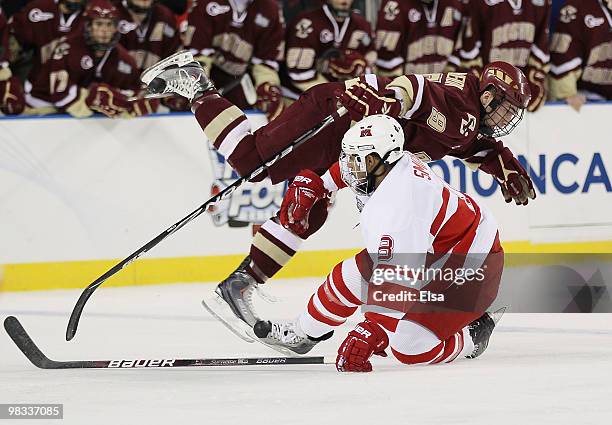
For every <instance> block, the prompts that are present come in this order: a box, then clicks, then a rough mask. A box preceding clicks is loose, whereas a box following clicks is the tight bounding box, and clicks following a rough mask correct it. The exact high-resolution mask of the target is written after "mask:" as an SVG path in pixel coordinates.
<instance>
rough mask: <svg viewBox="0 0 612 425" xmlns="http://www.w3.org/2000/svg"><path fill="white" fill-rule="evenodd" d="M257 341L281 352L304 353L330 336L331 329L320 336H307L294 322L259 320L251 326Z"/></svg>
mask: <svg viewBox="0 0 612 425" xmlns="http://www.w3.org/2000/svg"><path fill="white" fill-rule="evenodd" d="M253 333H254V334H255V336H257V338H259V342H261V343H262V344H265V345H267V346H268V347H270V348H273V349H274V350H276V351H279V352H281V353H283V354H287V355H294V354H306V353H308V352H309V351H310V350H312V348H313V347H314V346H315V345H317V344H318V343H319V342H320V341H325V340H326V339H329V338H331V336H332V334H333V333H334V332H333V331H331V332H329V333H327V334H325V335H323V336H322V337H320V338H311V337H309V336H307V335H306V334H305V333H304V332H302V330H301V329H300V327H299V326H298V325H297V324H296V323H295V322H271V321H269V320H259V321H258V322H257V323H255V326H253Z"/></svg>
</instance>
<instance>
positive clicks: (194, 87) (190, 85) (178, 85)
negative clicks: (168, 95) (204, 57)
mask: <svg viewBox="0 0 612 425" xmlns="http://www.w3.org/2000/svg"><path fill="white" fill-rule="evenodd" d="M166 84H167V85H168V86H169V88H170V89H172V91H175V92H178V93H180V94H182V95H183V96H185V97H186V98H187V99H189V100H190V101H191V100H193V97H194V96H195V94H196V93H197V91H198V87H199V82H198V79H197V78H194V77H192V76H190V75H189V73H188V72H187V71H186V70H184V69H179V70H178V75H177V77H176V78H175V79H172V80H169V81H167V83H166Z"/></svg>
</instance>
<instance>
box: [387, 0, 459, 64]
mask: <svg viewBox="0 0 612 425" xmlns="http://www.w3.org/2000/svg"><path fill="white" fill-rule="evenodd" d="M463 8H464V4H463V2H462V1H461V0H434V1H433V3H432V5H431V6H428V5H425V4H424V3H423V2H422V1H421V0H403V1H399V0H385V1H383V3H382V4H381V7H380V10H379V12H378V20H377V28H376V51H377V52H378V59H377V60H376V66H377V67H378V69H379V70H380V71H381V72H382V73H383V74H385V75H401V74H429V73H435V72H442V71H443V70H444V68H445V67H446V65H447V62H448V57H449V56H450V55H451V54H452V53H453V51H454V50H455V45H456V43H457V41H458V38H459V34H460V30H461V27H462V18H463V12H464V11H463Z"/></svg>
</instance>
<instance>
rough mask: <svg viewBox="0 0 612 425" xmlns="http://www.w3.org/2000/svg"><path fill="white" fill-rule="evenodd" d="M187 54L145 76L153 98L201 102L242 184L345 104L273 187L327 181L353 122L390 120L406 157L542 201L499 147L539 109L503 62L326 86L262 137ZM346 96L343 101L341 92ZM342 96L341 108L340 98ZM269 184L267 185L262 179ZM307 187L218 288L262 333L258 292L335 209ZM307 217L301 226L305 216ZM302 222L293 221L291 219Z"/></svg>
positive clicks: (277, 172) (204, 118)
mask: <svg viewBox="0 0 612 425" xmlns="http://www.w3.org/2000/svg"><path fill="white" fill-rule="evenodd" d="M192 60H193V57H191V55H189V54H188V53H187V52H183V53H179V54H177V55H175V56H172V57H170V58H167V59H166V60H164V61H162V62H160V63H159V64H158V65H156V66H154V67H153V68H151V69H149V70H147V71H145V72H144V73H143V75H142V77H141V79H142V81H143V82H144V83H145V84H147V85H148V86H149V90H150V91H151V93H176V94H180V95H181V96H184V97H187V98H188V99H190V100H193V103H192V111H193V112H194V114H195V117H196V119H197V120H198V123H199V124H200V126H201V127H202V129H203V130H204V134H205V135H206V136H207V137H208V139H209V140H210V142H211V143H212V144H213V145H214V147H215V148H216V149H217V150H218V151H219V152H220V153H221V154H222V155H223V156H225V157H226V159H227V160H228V162H229V163H230V165H232V166H233V167H234V168H235V169H236V170H237V172H238V173H239V174H241V175H246V174H248V173H249V172H251V171H252V170H254V169H255V168H257V167H259V166H260V165H261V164H263V163H264V160H267V159H269V158H271V157H273V156H274V155H275V154H276V153H277V152H280V151H281V150H282V149H284V148H285V147H287V145H288V144H289V143H291V141H292V140H294V139H295V138H297V137H298V136H299V135H301V134H303V133H304V132H305V131H306V130H307V129H310V128H312V127H313V126H314V125H316V124H317V123H319V122H320V121H321V120H322V119H323V118H324V117H326V116H328V115H330V114H332V113H334V112H335V111H336V110H337V107H338V100H339V101H340V102H341V103H342V104H343V105H344V106H345V107H346V108H347V109H348V110H349V112H350V117H348V116H344V117H342V118H340V119H337V120H336V121H335V122H334V123H333V124H331V125H329V126H328V127H326V128H325V129H324V130H322V131H321V132H320V133H318V134H317V136H315V137H314V138H313V139H312V140H309V141H308V142H307V143H305V144H304V145H302V146H300V147H299V148H297V149H295V150H294V151H293V152H292V153H291V154H289V155H287V156H286V157H285V158H283V159H282V160H280V161H278V162H276V163H274V164H273V165H272V166H270V167H268V168H267V170H266V171H267V173H266V174H267V175H268V176H269V177H270V179H271V180H272V182H274V183H276V182H280V181H284V180H286V179H292V178H293V177H294V176H296V175H297V174H298V172H299V171H300V170H301V169H305V168H307V169H310V170H313V171H314V172H315V173H319V174H322V173H324V172H325V171H326V170H327V169H328V168H329V167H330V166H331V164H333V163H334V162H335V161H336V159H337V158H338V155H339V154H340V141H341V140H342V137H343V135H344V133H345V132H346V130H348V128H349V127H350V124H351V119H353V120H355V121H359V120H360V119H361V118H363V117H364V116H367V115H372V114H380V113H385V114H387V115H390V116H392V117H396V118H397V119H398V120H399V121H400V123H401V124H402V126H403V132H404V140H405V148H406V149H407V150H409V151H411V152H413V153H415V154H416V155H417V156H418V157H419V158H421V159H422V160H424V161H430V160H435V159H440V158H442V157H444V156H445V155H452V156H455V157H458V158H462V159H464V160H465V161H466V162H467V163H468V164H470V165H471V166H472V167H474V168H479V169H480V170H482V171H484V172H486V173H489V174H492V175H493V176H495V178H496V179H497V181H498V182H499V184H500V187H501V191H502V194H503V195H504V198H505V199H506V201H507V202H511V201H512V200H514V201H515V202H516V203H517V204H520V205H526V204H527V203H528V200H529V199H535V191H534V188H533V185H532V182H531V179H530V178H529V176H528V174H527V171H526V170H525V169H524V168H523V166H522V165H521V164H520V163H519V162H518V160H517V159H516V158H515V157H514V155H513V154H512V152H511V151H510V150H509V149H508V148H507V147H504V145H503V143H502V142H500V141H497V140H496V139H495V138H496V137H501V136H504V135H507V134H508V133H510V132H511V131H512V130H513V129H514V128H515V127H516V126H517V125H518V123H519V122H520V120H521V118H522V116H523V113H524V110H525V108H526V107H527V105H528V102H529V100H530V93H529V86H528V85H527V81H526V79H525V76H524V75H523V73H522V72H521V71H520V70H519V69H517V68H516V67H514V66H512V65H510V64H507V63H504V62H496V63H493V64H490V65H488V66H487V67H485V69H484V72H483V74H482V75H481V77H480V79H479V78H478V77H476V76H474V75H471V74H465V73H448V74H432V75H429V76H428V78H425V77H424V76H422V75H404V76H400V77H397V78H395V79H393V80H391V79H388V78H379V77H376V76H375V75H372V74H368V75H365V76H363V77H359V78H358V79H355V80H349V81H346V82H344V83H325V84H320V85H318V86H315V87H313V88H311V89H310V90H308V91H306V92H305V93H304V94H302V95H301V96H300V98H299V99H298V100H297V101H296V102H295V103H293V104H292V105H291V106H290V107H289V108H288V109H287V110H286V111H284V112H283V113H282V114H281V116H279V117H278V119H276V120H274V121H272V122H270V123H268V124H267V125H266V126H264V127H262V128H260V129H258V130H257V131H255V132H252V131H251V128H250V125H249V122H248V120H247V118H246V116H245V115H244V114H243V113H242V111H240V109H238V108H237V107H236V106H235V105H233V104H232V103H230V102H229V101H228V100H227V99H224V98H223V97H221V96H219V95H218V93H217V92H216V91H215V90H214V86H213V85H212V83H211V82H210V80H209V79H208V78H207V77H206V74H205V73H204V71H203V70H202V69H201V67H200V66H199V65H198V64H197V63H195V62H191V61H192ZM335 91H337V93H336V94H335V93H334V92H335ZM338 96H339V98H338ZM261 177H262V178H263V176H261ZM312 183H313V185H312V187H311V186H310V185H305V186H306V187H305V188H304V189H303V190H299V191H298V190H296V191H295V193H292V194H291V195H292V196H293V197H294V199H295V203H294V204H292V205H290V206H288V207H287V208H288V210H290V211H291V213H289V211H283V210H281V211H280V215H279V217H274V218H272V219H270V220H268V221H267V222H266V223H265V224H264V225H263V226H262V227H261V229H260V230H259V232H258V233H257V234H256V235H255V237H254V239H253V243H252V246H251V250H250V255H249V257H247V258H246V259H245V261H244V262H243V264H241V266H240V267H239V268H238V270H236V271H235V272H234V273H232V274H231V275H230V277H228V279H226V280H225V281H223V282H222V283H221V284H220V285H219V286H218V288H217V293H218V294H219V296H220V297H222V298H223V299H224V300H225V301H227V302H228V304H229V305H230V307H231V308H232V309H233V311H234V312H235V314H236V315H237V316H238V317H240V318H242V319H243V320H245V322H247V323H249V324H250V325H252V324H253V323H254V321H255V319H256V318H257V315H256V313H255V312H254V310H253V307H252V304H251V302H250V298H251V296H252V294H253V291H254V290H255V289H256V286H257V284H258V283H263V282H265V281H266V280H267V279H269V278H270V277H272V276H273V275H274V274H276V273H277V272H278V270H280V269H281V268H282V267H283V266H284V265H285V264H286V263H287V262H288V261H289V260H290V259H291V257H292V256H293V255H294V254H295V252H296V251H297V250H299V247H300V245H301V244H302V242H303V241H304V240H305V239H306V238H308V237H309V236H310V235H312V234H313V233H315V232H316V231H317V230H318V229H319V228H320V227H321V226H322V225H323V223H324V222H325V220H326V217H327V204H326V202H318V203H316V204H314V206H313V207H312V209H311V210H308V209H307V208H300V205H302V204H303V203H304V202H307V200H308V199H310V198H311V197H312V196H313V195H314V196H316V197H318V198H324V197H325V194H326V191H322V190H319V189H317V187H318V186H320V185H317V184H316V183H317V181H316V179H312ZM298 212H300V213H299V214H301V215H300V216H298V214H297V213H298ZM289 216H292V217H293V220H289V219H284V218H283V217H289Z"/></svg>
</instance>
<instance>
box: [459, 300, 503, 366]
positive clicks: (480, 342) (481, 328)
mask: <svg viewBox="0 0 612 425" xmlns="http://www.w3.org/2000/svg"><path fill="white" fill-rule="evenodd" d="M505 311H506V307H502V308H500V309H499V310H496V311H494V312H493V313H489V312H487V313H485V314H483V315H482V316H480V318H478V319H476V320H474V321H473V322H472V323H470V324H469V325H468V329H469V331H470V336H471V337H472V341H473V342H474V351H472V352H471V353H470V354H468V355H467V356H466V357H467V358H468V359H475V358H476V357H478V356H480V355H482V353H484V352H485V350H486V349H487V346H488V345H489V339H490V338H491V334H492V333H493V329H495V326H496V325H497V323H498V322H499V320H500V319H501V317H502V316H503V314H504V312H505Z"/></svg>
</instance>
